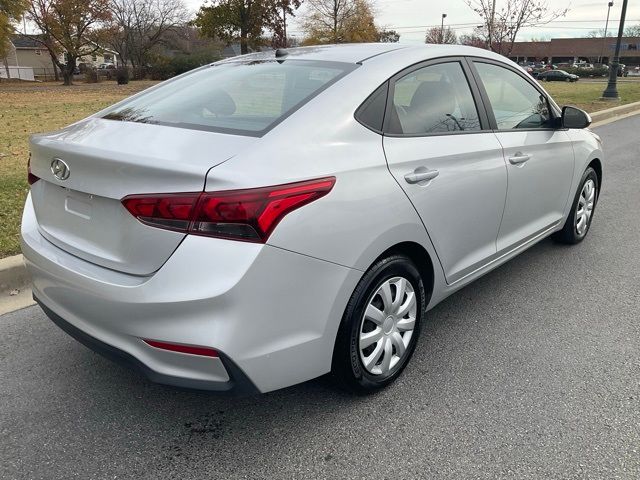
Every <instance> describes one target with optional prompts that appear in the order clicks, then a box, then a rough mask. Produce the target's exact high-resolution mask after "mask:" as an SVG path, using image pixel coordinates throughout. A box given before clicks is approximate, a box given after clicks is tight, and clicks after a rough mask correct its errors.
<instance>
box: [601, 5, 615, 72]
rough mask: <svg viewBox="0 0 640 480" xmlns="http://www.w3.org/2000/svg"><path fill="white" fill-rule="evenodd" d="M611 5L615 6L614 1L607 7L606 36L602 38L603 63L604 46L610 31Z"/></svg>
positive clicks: (602, 55)
mask: <svg viewBox="0 0 640 480" xmlns="http://www.w3.org/2000/svg"><path fill="white" fill-rule="evenodd" d="M611 7H613V2H609V8H607V22H606V23H605V24H604V38H603V39H602V48H601V49H600V63H603V62H602V58H603V57H604V46H605V45H606V43H607V35H608V33H609V14H610V13H611Z"/></svg>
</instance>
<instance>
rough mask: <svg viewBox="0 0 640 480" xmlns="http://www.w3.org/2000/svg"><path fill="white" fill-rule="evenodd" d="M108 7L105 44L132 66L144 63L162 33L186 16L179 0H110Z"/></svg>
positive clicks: (178, 24)
mask: <svg viewBox="0 0 640 480" xmlns="http://www.w3.org/2000/svg"><path fill="white" fill-rule="evenodd" d="M110 10H111V14H112V17H113V20H112V35H111V40H110V42H109V44H110V45H111V48H113V49H114V50H115V51H116V52H118V55H119V56H120V59H121V60H122V62H123V63H124V64H125V65H127V64H131V66H133V67H140V66H144V65H146V64H147V63H148V60H149V53H150V51H151V50H152V49H153V47H155V46H156V45H158V44H159V43H160V42H161V41H162V38H163V36H164V35H165V34H166V33H167V32H169V31H171V30H174V29H176V28H177V27H179V26H181V25H184V24H185V23H186V22H187V21H188V19H189V14H188V11H187V8H186V7H185V5H184V3H183V1H182V0H110Z"/></svg>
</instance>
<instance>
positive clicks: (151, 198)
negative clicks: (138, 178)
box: [122, 177, 336, 243]
mask: <svg viewBox="0 0 640 480" xmlns="http://www.w3.org/2000/svg"><path fill="white" fill-rule="evenodd" d="M335 181H336V179H335V177H327V178H321V179H317V180H308V181H304V182H297V183H289V184H286V185H276V186H272V187H261V188H251V189H246V190H228V191H223V192H197V193H170V194H166V195H156V194H144V195H129V196H127V197H125V198H123V199H122V204H123V205H124V207H125V208H126V209H127V210H128V211H129V212H130V213H131V214H132V215H133V216H134V217H136V218H137V219H138V220H140V221H141V222H142V223H145V224H147V225H150V226H153V227H158V228H164V229H168V230H174V231H179V232H184V233H190V234H194V235H204V236H209V237H220V238H229V239H233V240H244V241H248V242H258V243H264V242H266V241H267V239H268V238H269V235H270V234H271V232H273V229H274V228H275V227H276V225H277V224H278V223H279V222H280V221H281V220H282V219H283V218H284V216H285V215H287V214H288V213H289V212H292V211H293V210H295V209H297V208H300V207H302V206H303V205H306V204H308V203H310V202H313V201H314V200H317V199H319V198H321V197H323V196H325V195H326V194H327V193H329V192H330V191H331V189H332V188H333V185H334V184H335Z"/></svg>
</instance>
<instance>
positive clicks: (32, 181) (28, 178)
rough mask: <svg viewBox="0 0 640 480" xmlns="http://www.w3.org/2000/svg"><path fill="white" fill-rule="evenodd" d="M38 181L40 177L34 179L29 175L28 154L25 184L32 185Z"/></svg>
mask: <svg viewBox="0 0 640 480" xmlns="http://www.w3.org/2000/svg"><path fill="white" fill-rule="evenodd" d="M38 180H40V177H36V176H35V175H34V174H33V173H31V154H29V160H27V182H29V185H33V184H34V183H36V182H37V181H38Z"/></svg>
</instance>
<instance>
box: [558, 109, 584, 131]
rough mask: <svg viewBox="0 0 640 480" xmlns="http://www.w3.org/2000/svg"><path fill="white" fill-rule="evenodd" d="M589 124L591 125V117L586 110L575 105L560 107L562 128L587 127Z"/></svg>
mask: <svg viewBox="0 0 640 480" xmlns="http://www.w3.org/2000/svg"><path fill="white" fill-rule="evenodd" d="M589 125H591V117H590V116H589V114H588V113H587V112H585V111H584V110H580V109H579V108H576V107H562V126H563V127H564V128H587V127H588V126H589Z"/></svg>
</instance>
